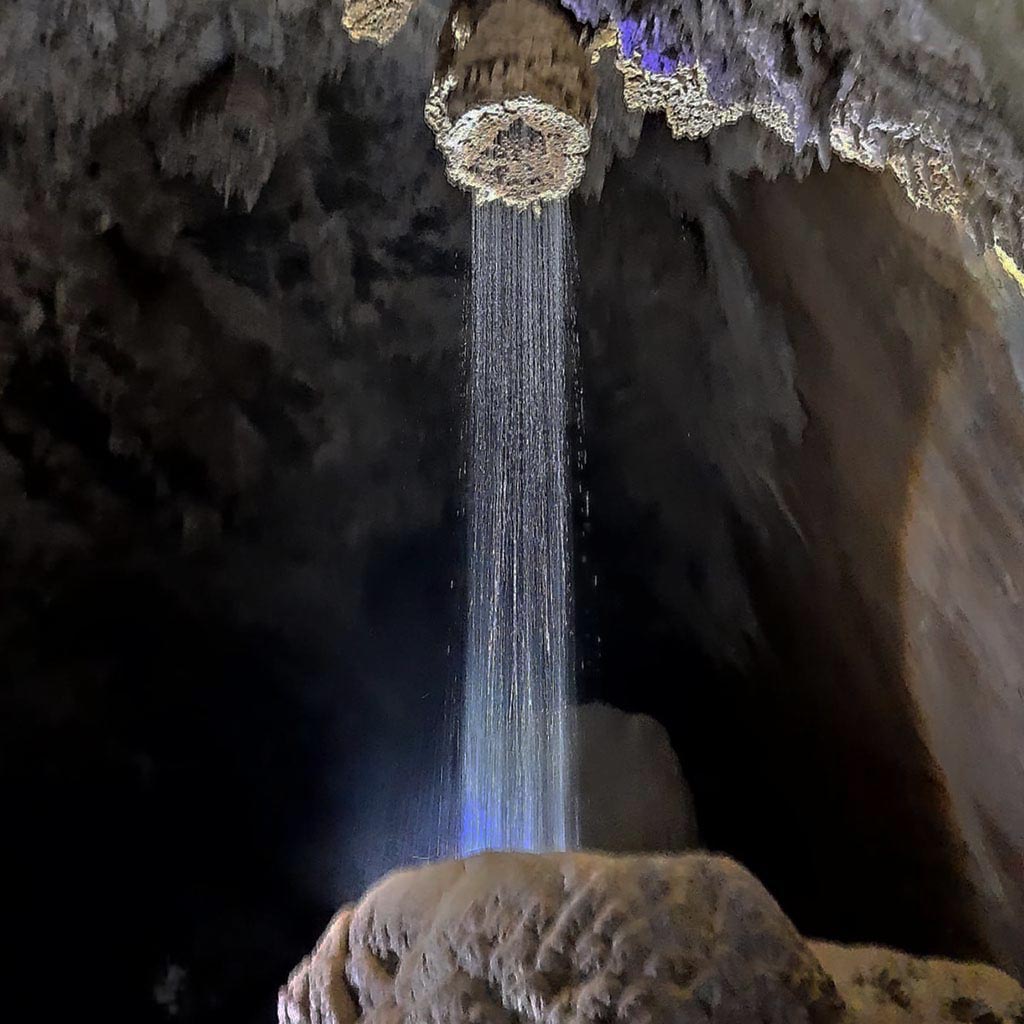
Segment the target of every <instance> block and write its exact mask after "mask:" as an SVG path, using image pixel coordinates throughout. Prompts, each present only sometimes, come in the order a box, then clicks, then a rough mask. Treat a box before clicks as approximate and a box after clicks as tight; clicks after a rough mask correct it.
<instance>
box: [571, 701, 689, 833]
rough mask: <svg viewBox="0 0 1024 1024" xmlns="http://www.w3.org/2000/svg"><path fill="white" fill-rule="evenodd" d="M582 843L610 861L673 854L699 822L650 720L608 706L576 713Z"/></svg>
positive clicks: (668, 747)
mask: <svg viewBox="0 0 1024 1024" xmlns="http://www.w3.org/2000/svg"><path fill="white" fill-rule="evenodd" d="M577 744H578V760H579V765H578V777H579V841H580V846H582V847H583V849H585V850H604V851H605V852H608V853H677V852H680V851H682V850H688V849H691V848H692V847H694V846H696V845H697V820H696V812H695V811H694V807H693V797H692V796H691V795H690V791H689V788H688V787H687V785H686V780H685V779H684V778H683V775H682V772H681V771H680V769H679V761H678V759H677V758H676V755H675V751H673V749H672V744H671V743H670V742H669V738H668V734H667V733H666V732H665V729H664V727H663V726H661V725H660V724H659V723H658V722H656V721H655V720H654V719H653V718H651V717H650V715H629V714H626V713H625V712H624V711H620V710H619V709H618V708H613V707H611V706H609V705H608V704H584V705H583V706H582V707H580V708H579V709H578V712H577Z"/></svg>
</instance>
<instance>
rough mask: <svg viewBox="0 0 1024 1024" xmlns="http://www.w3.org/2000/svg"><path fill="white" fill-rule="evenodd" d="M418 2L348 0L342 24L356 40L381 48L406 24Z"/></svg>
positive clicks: (413, 0) (408, 0) (406, 0)
mask: <svg viewBox="0 0 1024 1024" xmlns="http://www.w3.org/2000/svg"><path fill="white" fill-rule="evenodd" d="M417 2H418V0H348V2H347V3H346V4H345V13H344V15H343V16H342V19H341V20H342V24H343V25H344V26H345V31H346V32H348V34H349V35H350V36H351V37H352V38H353V39H356V40H361V39H369V40H371V41H372V42H375V43H377V44H378V45H379V46H383V45H384V44H385V43H389V42H390V41H391V40H392V39H393V38H394V37H395V35H396V33H397V32H398V30H399V29H400V28H401V27H402V26H403V25H404V24H405V23H406V21H407V20H408V18H409V14H410V13H411V11H412V9H413V8H414V7H415V6H416V4H417Z"/></svg>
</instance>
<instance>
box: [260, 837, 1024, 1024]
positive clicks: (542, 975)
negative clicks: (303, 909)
mask: <svg viewBox="0 0 1024 1024" xmlns="http://www.w3.org/2000/svg"><path fill="white" fill-rule="evenodd" d="M901 1015H902V1016H901ZM1022 1015H1024V990H1022V989H1021V988H1020V986H1019V985H1018V984H1017V983H1016V982H1014V981H1013V980H1012V979H1011V978H1009V977H1007V976H1006V975H1004V974H1001V973H1000V972H999V971H996V970H994V969H992V968H987V967H983V966H980V965H962V964H951V963H947V962H936V961H922V960H916V959H914V958H912V957H908V956H905V955H903V954H899V953H892V952H890V951H886V950H879V949H870V948H867V949H844V948H843V947H838V946H831V945H827V944H818V945H812V944H809V943H807V942H806V941H805V940H804V939H803V938H802V937H801V936H800V935H799V933H798V932H797V931H796V929H795V928H794V927H793V925H792V924H791V923H790V922H789V920H788V919H787V918H786V916H785V915H784V914H783V912H782V911H781V910H780V909H779V907H778V905H777V904H776V903H775V901H774V900H773V899H772V898H771V896H770V895H769V894H768V893H767V891H766V890H765V889H764V888H763V887H762V886H761V885H760V883H758V882H757V880H756V879H754V878H753V876H751V875H750V874H749V873H748V872H747V871H745V870H744V869H743V868H742V867H740V866H739V865H738V864H736V863H734V862H733V861H730V860H727V859H724V858H720V857H710V856H706V855H697V854H692V855H689V856H684V857H675V858H670V857H628V858H612V857H606V856H600V855H595V854H548V855H531V854H514V853H502V854H499V853H490V854H482V855H480V856H478V857H474V858H471V859H469V860H466V861H449V862H444V863H440V864H435V865H431V866H429V867H425V868H421V869H419V870H415V871H406V872H401V873H398V874H395V875H392V876H390V877H389V878H386V879H385V880H384V881H383V882H381V883H380V884H379V885H378V886H377V887H376V888H375V889H373V890H371V891H370V893H368V894H367V896H365V897H364V899H363V900H362V901H361V902H360V903H359V904H358V905H357V906H356V907H355V908H354V909H353V910H352V911H348V910H344V911H342V912H341V913H340V914H339V915H338V916H337V917H335V919H334V920H333V921H332V923H331V925H330V926H329V927H328V929H327V931H326V933H325V934H324V937H323V938H322V939H321V940H320V942H319V944H318V945H317V947H316V949H315V950H314V951H313V953H312V955H311V956H310V957H307V958H306V959H305V960H304V961H303V962H302V963H301V964H300V965H299V966H298V967H297V968H296V970H295V971H294V972H293V974H292V976H291V978H290V979H289V981H288V983H287V985H286V986H285V987H284V988H283V989H282V990H281V994H280V998H279V1004H278V1020H279V1024H353V1022H355V1021H364V1022H367V1024H399V1022H409V1024H416V1022H420V1021H423V1022H426V1021H431V1022H451V1024H456V1022H459V1021H475V1022H480V1024H491V1022H494V1024H499V1022H501V1024H504V1022H514V1021H519V1022H541V1021H544V1022H551V1024H555V1022H569V1021H613V1020H619V1021H630V1022H633V1021H636V1022H641V1021H644V1022H650V1024H662V1022H664V1024H668V1022H673V1024H676V1022H680V1024H685V1022H694V1024H697V1022H709V1021H710V1022H716V1021H721V1022H726V1021H728V1022H732V1021H751V1020H760V1021H766V1022H772V1024H782V1022H789V1021H792V1022H802V1024H839V1022H843V1021H849V1022H859V1021H863V1022H865V1024H867V1022H869V1021H870V1022H874V1024H888V1022H889V1021H893V1022H895V1021H897V1020H904V1021H922V1022H923V1021H928V1022H940V1021H949V1022H951V1024H953V1022H966V1021H971V1022H980V1021H984V1022H986V1024H1004V1022H1005V1024H1019V1022H1020V1020H1021V1016H1022Z"/></svg>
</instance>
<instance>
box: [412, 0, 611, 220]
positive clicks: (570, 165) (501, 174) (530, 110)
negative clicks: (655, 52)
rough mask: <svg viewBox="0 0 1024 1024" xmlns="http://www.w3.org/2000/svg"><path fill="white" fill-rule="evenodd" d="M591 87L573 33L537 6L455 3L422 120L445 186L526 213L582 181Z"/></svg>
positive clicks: (538, 2)
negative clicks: (443, 167) (441, 160)
mask: <svg viewBox="0 0 1024 1024" xmlns="http://www.w3.org/2000/svg"><path fill="white" fill-rule="evenodd" d="M595 91H596V85H595V80H594V74H593V70H592V68H591V63H590V55H589V53H588V52H587V50H586V49H585V48H584V46H582V45H581V40H580V30H579V28H578V27H577V26H574V24H573V23H572V21H571V20H570V19H569V18H568V16H567V15H566V14H565V13H564V12H563V11H561V10H560V9H558V8H556V7H554V6H552V5H551V4H549V3H547V2H542V0H493V2H488V3H484V4H471V3H466V2H460V3H457V4H456V6H455V8H454V9H453V11H452V14H451V16H450V18H449V21H448V25H447V27H446V29H445V32H444V34H443V35H442V39H441V47H440V60H439V66H438V72H437V75H436V76H435V81H434V86H433V89H432V91H431V95H430V97H429V98H428V101H427V112H426V113H427V121H428V123H429V124H430V126H431V128H432V129H433V131H434V134H435V136H436V139H437V144H438V147H439V148H440V150H441V152H442V153H444V156H445V160H446V163H447V167H448V176H449V178H450V179H451V181H452V182H453V183H454V184H456V185H458V186H459V187H461V188H465V189H468V190H470V191H472V192H473V193H474V195H475V196H476V197H477V199H478V200H481V201H489V200H501V201H502V202H504V203H507V204H508V205H510V206H520V207H525V206H532V205H534V204H536V203H538V202H542V201H545V200H554V199H562V198H564V197H565V196H567V195H568V194H569V193H570V192H572V191H573V189H574V188H576V186H577V185H578V184H579V182H580V179H581V178H582V177H583V171H584V160H585V157H586V153H587V150H588V149H589V147H590V126H591V124H592V123H593V120H594V114H595V103H594V99H595Z"/></svg>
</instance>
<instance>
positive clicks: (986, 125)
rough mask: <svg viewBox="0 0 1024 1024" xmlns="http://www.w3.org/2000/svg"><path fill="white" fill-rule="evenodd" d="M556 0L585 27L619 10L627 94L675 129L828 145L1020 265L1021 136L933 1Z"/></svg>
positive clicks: (972, 51)
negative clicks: (663, 57) (739, 130)
mask: <svg viewBox="0 0 1024 1024" xmlns="http://www.w3.org/2000/svg"><path fill="white" fill-rule="evenodd" d="M565 2H566V6H567V7H569V8H571V9H572V10H573V11H574V12H575V13H577V15H579V16H580V17H582V18H583V19H584V20H586V21H588V22H590V23H592V24H594V23H597V22H598V21H600V20H601V19H602V18H607V17H610V18H611V19H612V22H613V23H616V21H618V20H619V19H622V18H626V17H627V16H628V21H629V25H630V29H629V33H630V35H629V39H630V46H631V47H635V50H631V51H630V52H629V53H626V54H625V55H622V56H621V57H620V62H619V66H620V69H621V71H622V74H623V79H624V88H625V94H626V99H627V102H628V104H629V105H630V106H632V107H633V108H634V109H642V110H662V111H664V112H665V115H666V118H667V120H668V123H669V126H670V127H671V129H672V131H673V134H675V135H676V136H677V137H685V138H697V137H700V136H702V135H707V134H708V133H709V132H710V131H713V130H714V129H716V128H718V127H720V126H721V125H723V124H729V123H732V122H734V121H736V120H738V118H739V117H741V116H743V115H744V114H751V115H753V116H754V117H755V118H756V119H757V120H758V121H759V122H761V123H762V124H764V125H765V126H766V127H768V128H770V129H772V130H773V131H775V132H776V133H777V134H778V135H779V136H780V137H781V138H783V139H784V140H785V141H787V142H788V143H790V144H791V145H792V146H793V147H794V150H795V151H796V153H797V154H802V153H804V151H805V150H806V151H807V152H808V153H810V152H816V153H817V155H818V157H819V158H820V160H821V163H822V164H823V165H824V166H826V167H827V166H828V163H829V160H830V158H831V155H832V154H833V153H835V154H837V155H838V156H840V157H841V158H842V159H845V160H851V161H853V162H856V163H859V164H861V165H863V166H865V167H869V168H872V169H875V170H889V171H891V172H892V173H893V174H895V176H896V177H897V178H898V180H899V181H900V183H901V184H902V185H903V188H904V190H905V191H906V193H907V196H908V197H909V198H910V200H911V201H912V202H913V203H914V204H915V205H917V206H924V207H927V208H930V209H933V210H937V211H940V212H943V213H946V214H948V215H950V216H951V217H953V218H955V219H956V220H958V221H959V222H960V223H962V224H963V225H965V226H966V228H967V230H968V231H969V232H970V234H971V236H972V237H973V238H974V240H975V241H976V242H977V244H978V245H979V246H983V247H993V246H996V245H998V246H999V247H1000V249H1001V250H1002V251H1003V252H1005V253H1008V254H1009V255H1010V256H1012V257H1013V259H1014V260H1015V261H1016V264H1017V266H1018V267H1019V266H1024V153H1022V146H1024V138H1022V137H1021V135H1020V134H1019V132H1018V133H1017V134H1015V132H1014V126H1013V125H1012V124H1011V123H1009V120H1008V119H1007V117H1006V116H1004V113H1003V112H1001V111H1000V109H999V105H998V104H997V103H996V102H995V100H994V99H993V88H992V82H991V81H990V78H991V75H992V72H991V70H990V69H989V68H988V67H986V65H985V62H984V60H983V58H982V54H981V53H980V52H979V51H978V49H977V48H976V47H975V46H974V45H973V42H972V40H971V39H968V38H961V37H959V36H958V35H957V34H956V31H955V27H954V26H953V25H952V24H951V23H950V20H949V19H948V18H947V17H946V16H945V15H944V13H943V10H942V5H941V4H939V3H936V2H934V0H917V2H913V3H909V2H908V3H905V4H902V5H895V9H894V6H893V5H885V4H881V3H877V2H874V0H866V2H863V3H840V2H837V0H824V2H822V3H819V4H816V5H815V11H814V14H813V15H810V14H808V12H807V11H806V9H805V5H803V4H802V3H800V2H798V0H749V2H746V3H744V4H742V5H736V4H724V3H718V2H706V3H704V4H700V5H692V4H682V3H677V2H669V3H660V4H659V3H656V2H654V0H649V2H647V3H642V4H624V3H623V2H622V0H565ZM638 19H639V20H638ZM983 23H984V14H983V11H982V10H981V8H980V5H979V10H978V14H977V22H976V25H978V26H980V25H983ZM638 26H639V27H638ZM979 31H981V30H980V29H979ZM655 40H656V41H657V42H658V43H659V44H660V47H661V48H662V49H663V50H665V51H666V52H668V53H670V54H671V55H672V56H673V57H674V58H675V59H679V60H680V64H679V67H678V70H677V71H675V72H666V71H665V69H664V66H662V67H661V68H660V69H659V68H658V67H657V65H659V64H661V63H662V62H661V61H660V60H655V61H654V62H651V61H649V60H645V51H646V50H647V48H648V47H650V46H651V45H652V43H653V42H654V41H655ZM646 55H647V56H650V54H646ZM668 63H669V64H671V60H668ZM712 69H713V70H714V86H713V87H711V86H710V84H709V77H710V75H711V74H712Z"/></svg>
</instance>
